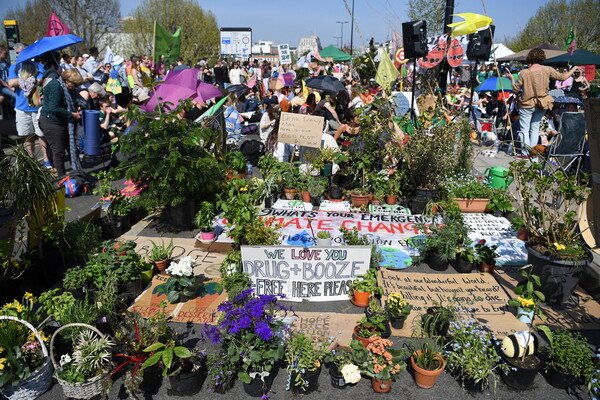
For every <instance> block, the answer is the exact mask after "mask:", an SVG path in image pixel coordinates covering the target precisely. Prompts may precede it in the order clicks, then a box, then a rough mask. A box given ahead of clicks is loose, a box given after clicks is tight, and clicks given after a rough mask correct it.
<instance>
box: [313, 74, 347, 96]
mask: <svg viewBox="0 0 600 400" xmlns="http://www.w3.org/2000/svg"><path fill="white" fill-rule="evenodd" d="M306 86H308V87H309V88H313V89H320V90H325V91H328V92H335V93H337V92H341V91H342V90H346V87H345V86H344V84H343V83H342V82H341V81H340V80H339V79H337V78H334V77H332V76H328V75H319V76H315V77H314V78H309V79H307V80H306Z"/></svg>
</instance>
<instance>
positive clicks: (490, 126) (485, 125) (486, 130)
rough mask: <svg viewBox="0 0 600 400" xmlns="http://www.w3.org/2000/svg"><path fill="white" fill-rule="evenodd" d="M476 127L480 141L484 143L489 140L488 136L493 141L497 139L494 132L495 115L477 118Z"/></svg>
mask: <svg viewBox="0 0 600 400" xmlns="http://www.w3.org/2000/svg"><path fill="white" fill-rule="evenodd" d="M476 127H477V131H478V133H479V138H480V141H481V143H483V144H485V143H488V142H490V141H491V140H490V136H491V138H492V139H493V140H494V141H496V140H497V139H498V135H497V133H496V117H492V118H477V123H476Z"/></svg>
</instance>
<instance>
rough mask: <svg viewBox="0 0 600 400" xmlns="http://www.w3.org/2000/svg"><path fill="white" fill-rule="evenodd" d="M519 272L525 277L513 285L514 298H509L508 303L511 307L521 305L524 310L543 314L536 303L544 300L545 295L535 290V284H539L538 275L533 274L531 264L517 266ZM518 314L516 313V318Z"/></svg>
mask: <svg viewBox="0 0 600 400" xmlns="http://www.w3.org/2000/svg"><path fill="white" fill-rule="evenodd" d="M519 274H520V275H521V276H522V277H524V278H525V280H524V281H521V282H519V284H518V285H517V286H516V287H515V290H514V292H515V294H516V295H518V297H517V298H516V299H510V300H509V301H508V305H510V306H513V307H521V308H523V309H524V310H525V311H534V312H535V313H536V314H539V315H543V314H542V311H541V309H540V308H539V306H538V303H543V302H544V301H546V296H544V293H542V292H540V291H539V290H535V287H536V286H541V285H542V283H541V281H540V277H539V276H537V275H534V274H533V266H532V265H526V266H524V267H521V268H519ZM518 317H519V315H517V318H518Z"/></svg>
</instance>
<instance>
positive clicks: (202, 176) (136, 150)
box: [111, 102, 245, 230]
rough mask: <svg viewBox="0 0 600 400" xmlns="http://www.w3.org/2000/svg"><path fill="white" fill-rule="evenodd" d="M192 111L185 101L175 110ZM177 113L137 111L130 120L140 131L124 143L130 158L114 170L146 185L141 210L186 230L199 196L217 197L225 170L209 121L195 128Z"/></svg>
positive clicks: (114, 173)
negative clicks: (188, 109)
mask: <svg viewBox="0 0 600 400" xmlns="http://www.w3.org/2000/svg"><path fill="white" fill-rule="evenodd" d="M189 107H191V104H190V102H183V103H182V104H181V105H179V106H177V107H176V109H175V110H173V112H174V113H175V115H176V113H177V112H180V111H182V110H184V109H186V108H189ZM173 115H174V114H172V113H166V112H159V113H147V112H145V111H142V110H141V109H139V108H138V107H133V108H132V110H131V113H130V115H129V117H130V118H131V121H137V128H138V129H133V130H132V131H131V132H130V133H129V134H127V135H124V136H123V137H122V138H121V139H120V140H119V146H120V147H121V152H122V153H123V154H127V155H128V157H126V158H125V160H124V161H122V162H121V163H120V164H119V166H118V167H116V168H113V169H111V176H112V177H113V178H115V179H116V178H121V177H123V176H124V177H125V178H126V179H129V180H131V181H133V182H135V183H136V185H137V186H138V187H143V190H142V191H141V192H140V193H139V195H138V196H136V197H138V201H137V203H138V204H139V205H140V206H142V207H144V208H145V209H146V210H148V211H149V212H152V213H160V215H161V216H162V217H164V220H165V222H166V224H167V225H168V226H169V227H171V228H174V229H179V230H187V229H190V228H191V227H192V221H193V219H194V213H195V204H194V198H200V197H202V198H206V197H210V196H211V195H213V194H214V193H216V191H217V189H218V188H219V187H220V186H221V184H222V182H223V180H224V179H223V178H221V177H224V176H225V174H224V169H225V168H224V163H222V162H220V161H221V160H222V159H223V156H222V155H221V154H218V152H219V151H220V150H221V149H222V146H219V145H217V141H219V140H220V138H219V134H218V133H217V132H216V131H214V130H213V129H211V128H210V127H209V125H208V123H206V124H204V123H200V124H195V123H192V122H191V121H188V120H187V119H185V118H173ZM215 152H216V153H217V154H215ZM244 165H245V161H244Z"/></svg>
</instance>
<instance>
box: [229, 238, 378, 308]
mask: <svg viewBox="0 0 600 400" xmlns="http://www.w3.org/2000/svg"><path fill="white" fill-rule="evenodd" d="M241 250H242V265H243V268H244V272H246V273H248V275H250V280H251V281H252V287H253V288H254V289H255V291H256V294H269V295H284V296H285V300H288V301H302V300H309V301H335V300H347V299H348V291H349V289H350V285H351V284H352V282H353V281H354V280H355V279H356V277H357V276H358V275H362V274H364V273H365V272H367V269H368V268H369V263H370V259H371V247H369V246H344V247H309V248H306V247H301V246H284V247H280V246H242V248H241Z"/></svg>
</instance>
